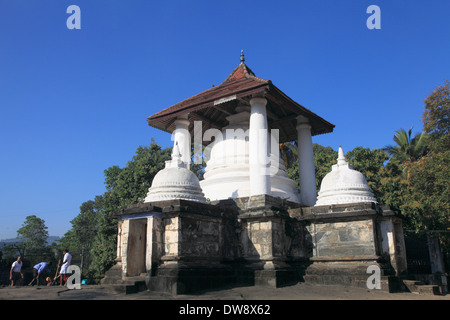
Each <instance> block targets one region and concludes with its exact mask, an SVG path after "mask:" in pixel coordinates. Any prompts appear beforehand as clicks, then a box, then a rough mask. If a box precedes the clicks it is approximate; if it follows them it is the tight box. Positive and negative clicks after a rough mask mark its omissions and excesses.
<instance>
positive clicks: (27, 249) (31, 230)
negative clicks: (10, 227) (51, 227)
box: [17, 215, 48, 257]
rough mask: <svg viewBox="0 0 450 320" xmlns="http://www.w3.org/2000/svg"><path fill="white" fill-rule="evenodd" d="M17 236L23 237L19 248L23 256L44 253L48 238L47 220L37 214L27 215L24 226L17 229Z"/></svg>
mask: <svg viewBox="0 0 450 320" xmlns="http://www.w3.org/2000/svg"><path fill="white" fill-rule="evenodd" d="M17 237H18V238H20V239H22V243H21V244H20V245H19V246H18V247H17V249H18V250H19V252H20V254H21V255H22V256H23V257H25V256H26V255H28V256H30V255H32V256H37V255H39V254H42V252H43V250H44V249H45V247H46V245H47V239H48V231H47V226H46V225H45V221H44V220H43V219H41V218H38V217H37V216H35V215H31V216H28V217H26V218H25V222H24V223H23V224H22V227H21V228H20V229H19V230H17Z"/></svg>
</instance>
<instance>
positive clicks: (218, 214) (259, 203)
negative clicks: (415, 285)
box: [105, 195, 405, 295]
mask: <svg viewBox="0 0 450 320" xmlns="http://www.w3.org/2000/svg"><path fill="white" fill-rule="evenodd" d="M117 217H118V220H119V233H118V234H119V237H118V250H117V265H116V266H115V267H113V268H112V269H111V271H110V272H108V273H107V275H106V277H105V279H108V276H109V277H110V278H111V274H112V273H113V272H115V273H116V276H115V278H117V273H121V279H122V280H124V279H127V278H130V277H136V276H142V275H146V286H147V288H148V289H149V290H153V291H159V292H167V293H171V294H174V295H178V294H184V293H189V292H196V291H199V290H205V289H207V290H209V289H214V288H218V287H222V286H224V285H228V286H230V285H231V286H241V285H244V286H248V285H251V286H265V287H274V288H279V287H283V286H288V285H295V284H297V283H299V282H310V283H318V284H345V285H354V286H360V287H364V286H365V285H366V281H367V278H368V277H369V276H370V274H368V273H367V268H368V267H369V266H371V265H375V266H377V267H379V268H380V270H381V274H380V276H381V284H382V289H384V290H387V291H393V290H394V287H396V281H398V276H399V275H400V274H401V273H402V272H403V268H404V267H405V266H404V264H403V257H404V251H402V242H401V239H402V238H401V237H400V236H399V230H400V231H401V219H400V218H399V217H398V216H397V215H395V214H394V213H393V212H392V211H390V210H388V208H382V207H380V206H378V205H376V204H374V203H362V204H361V203H359V204H354V205H338V206H323V207H300V206H299V205H298V204H296V203H292V202H288V201H286V200H283V199H280V198H275V197H271V196H267V195H261V196H256V197H251V198H238V199H228V200H222V201H216V202H213V203H199V202H193V201H187V200H171V201H161V202H154V203H144V204H137V205H133V206H129V207H126V208H123V209H122V210H121V211H120V212H118V213H117Z"/></svg>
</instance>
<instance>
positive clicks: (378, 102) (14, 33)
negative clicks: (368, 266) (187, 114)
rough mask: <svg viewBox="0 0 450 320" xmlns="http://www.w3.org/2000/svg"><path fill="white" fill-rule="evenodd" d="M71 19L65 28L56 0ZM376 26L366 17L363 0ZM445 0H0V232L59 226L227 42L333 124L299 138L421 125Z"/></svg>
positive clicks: (389, 132) (344, 136)
mask: <svg viewBox="0 0 450 320" xmlns="http://www.w3.org/2000/svg"><path fill="white" fill-rule="evenodd" d="M72 4H75V5H78V6H79V7H80V9H81V30H69V29H68V28H67V27H66V20H67V18H68V17H69V16H70V14H67V13H66V9H67V7H68V6H69V5H72ZM371 4H375V5H378V6H379V7H380V9H381V29H380V30H369V29H368V28H367V27H366V20H367V18H368V17H369V16H370V14H367V13H366V9H367V7H368V6H369V5H371ZM449 17H450V1H448V0H427V1H426V0H420V1H419V0H408V1H406V0H389V1H387V0H386V1H385V0H371V1H365V0H340V1H335V0H314V1H312V0H308V1H304V0H295V1H282V0H280V1H263V0H259V1H242V0H241V1H212V0H207V1H203V0H189V1H188V0H166V1H149V0H133V1H126V0H108V1H106V0H95V1H92V0H89V1H88V0H71V1H65V0H39V1H36V0H21V1H17V0H0V111H1V117H0V135H1V144H0V147H1V156H0V167H1V171H0V239H3V238H9V237H14V236H16V231H17V229H18V228H20V226H21V225H22V223H23V222H24V221H25V217H26V216H28V215H32V214H35V215H37V216H38V217H40V218H42V219H44V220H45V222H46V225H47V226H48V228H49V233H50V235H57V236H62V235H63V234H64V233H65V232H66V231H67V230H68V229H69V228H70V227H71V224H70V220H72V219H73V218H74V217H75V216H76V215H77V214H78V213H79V206H80V205H81V203H82V202H84V201H87V200H90V199H94V197H95V196H96V195H99V194H102V193H103V192H104V191H105V187H104V175H103V170H104V169H106V168H108V167H110V166H113V165H119V166H121V167H122V166H124V165H125V164H126V162H127V161H129V160H130V159H131V158H132V156H133V154H134V152H135V151H136V149H137V147H138V146H139V145H148V144H149V143H150V141H151V138H152V137H154V138H155V140H156V142H158V143H159V144H161V145H162V146H164V147H165V146H169V145H170V144H171V140H170V135H169V134H167V133H162V132H159V131H158V130H156V129H153V128H151V127H149V126H148V125H147V123H146V118H147V117H148V116H150V115H152V114H153V113H155V112H157V111H159V110H161V109H163V108H166V107H168V106H170V105H172V104H175V103H176V102H179V101H181V100H183V99H186V98H189V97H191V96H192V95H194V94H197V93H199V92H201V91H204V90H206V89H208V88H210V87H211V85H212V84H215V85H217V84H219V83H221V82H222V81H223V80H225V78H226V77H227V76H228V75H229V74H230V73H231V71H232V70H233V69H234V68H235V67H236V66H237V65H238V64H239V55H240V50H241V49H243V50H244V51H245V58H246V63H247V65H248V66H249V67H250V68H252V70H253V71H254V72H255V73H256V75H257V76H259V77H261V78H264V79H269V80H272V81H273V82H274V84H275V85H276V86H277V87H278V88H280V89H281V90H282V91H284V92H285V93H286V94H287V95H289V96H290V97H291V98H292V99H294V100H295V101H297V102H299V103H300V104H302V105H304V106H305V107H307V108H309V109H310V110H312V111H313V112H315V113H317V114H318V115H320V116H322V117H324V118H325V119H327V120H328V121H330V122H332V123H334V124H335V125H336V128H335V131H334V132H333V133H331V134H327V135H323V136H317V137H314V139H313V142H316V143H320V144H322V145H325V146H331V147H333V148H334V149H335V150H337V148H338V146H339V144H341V145H342V146H343V148H344V150H345V151H349V150H351V149H353V148H354V147H356V146H363V147H368V148H371V149H372V148H382V147H384V146H386V145H388V144H391V143H392V137H393V135H394V133H395V130H398V129H400V128H405V129H409V128H410V127H411V126H414V130H415V132H420V131H421V130H422V123H421V115H422V111H423V106H424V103H423V101H424V99H425V98H426V97H427V96H428V95H429V94H430V93H431V92H432V90H433V89H434V88H435V87H436V86H438V85H441V84H443V83H444V81H445V79H449V78H450V74H449V72H450V59H449V58H450V19H449Z"/></svg>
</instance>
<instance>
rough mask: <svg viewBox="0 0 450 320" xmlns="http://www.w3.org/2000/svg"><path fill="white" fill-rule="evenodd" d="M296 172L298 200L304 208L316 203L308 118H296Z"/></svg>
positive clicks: (314, 173) (314, 174)
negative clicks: (298, 181)
mask: <svg viewBox="0 0 450 320" xmlns="http://www.w3.org/2000/svg"><path fill="white" fill-rule="evenodd" d="M297 134H298V172H299V180H300V198H301V199H300V200H301V203H302V204H304V205H306V206H313V205H314V204H315V203H316V199H317V192H316V172H315V168H314V153H313V147H312V137H311V125H310V123H309V121H308V118H306V117H304V116H298V117H297Z"/></svg>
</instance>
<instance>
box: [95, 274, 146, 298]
mask: <svg viewBox="0 0 450 320" xmlns="http://www.w3.org/2000/svg"><path fill="white" fill-rule="evenodd" d="M105 280H106V281H103V282H102V286H103V287H104V288H105V289H106V290H107V291H109V292H114V293H125V294H131V293H137V292H140V291H145V290H147V284H146V281H145V277H142V276H138V277H128V278H125V279H121V278H110V279H106V278H105ZM108 280H109V281H108Z"/></svg>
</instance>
